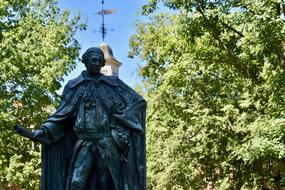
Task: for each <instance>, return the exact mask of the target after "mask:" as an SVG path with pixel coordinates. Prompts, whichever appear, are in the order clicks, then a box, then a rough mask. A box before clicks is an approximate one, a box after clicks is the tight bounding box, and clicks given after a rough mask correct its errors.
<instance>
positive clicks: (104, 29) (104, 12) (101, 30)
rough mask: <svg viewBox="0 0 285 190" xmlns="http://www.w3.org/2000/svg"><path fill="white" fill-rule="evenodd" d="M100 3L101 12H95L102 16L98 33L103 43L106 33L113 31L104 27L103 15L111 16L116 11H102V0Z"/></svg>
mask: <svg viewBox="0 0 285 190" xmlns="http://www.w3.org/2000/svg"><path fill="white" fill-rule="evenodd" d="M101 3H102V10H101V11H99V12H97V14H98V15H101V16H102V24H101V27H100V32H101V35H102V39H103V42H104V40H105V37H106V35H107V32H108V31H110V30H111V31H113V29H108V28H106V25H105V15H110V14H113V13H115V12H116V11H117V10H116V9H104V3H105V2H104V0H102V1H101Z"/></svg>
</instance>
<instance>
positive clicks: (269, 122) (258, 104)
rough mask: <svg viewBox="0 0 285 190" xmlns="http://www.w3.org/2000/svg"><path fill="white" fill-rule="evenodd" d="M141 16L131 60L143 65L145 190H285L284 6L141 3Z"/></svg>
mask: <svg viewBox="0 0 285 190" xmlns="http://www.w3.org/2000/svg"><path fill="white" fill-rule="evenodd" d="M161 5H164V6H166V7H168V8H169V9H171V10H172V11H169V13H165V12H161V11H157V9H158V7H160V6H161ZM143 13H144V14H145V15H146V16H148V20H147V21H144V22H142V21H141V22H138V23H137V26H136V34H135V35H133V36H132V37H131V39H130V46H131V51H130V56H131V57H134V56H138V57H140V58H141V60H142V61H143V62H144V63H145V64H144V66H142V68H141V75H142V77H143V78H144V84H145V88H146V97H147V100H148V112H147V113H148V117H147V132H148V134H147V159H148V161H147V166H148V188H149V189H184V190H188V189H206V188H208V189H282V188H285V181H284V179H285V162H284V160H285V141H284V140H285V136H284V134H285V123H284V122H285V115H284V114H285V101H284V100H285V86H284V85H285V83H284V81H285V72H284V67H285V54H284V53H285V20H284V16H285V15H284V14H285V4H284V2H282V1H275V0H266V1H264V0H256V1H246V0H227V1H224V0H213V1H212V0H211V1H208V0H187V1H178V0H160V1H159V0H149V4H148V5H146V6H144V7H143Z"/></svg>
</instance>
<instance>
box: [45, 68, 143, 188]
mask: <svg viewBox="0 0 285 190" xmlns="http://www.w3.org/2000/svg"><path fill="white" fill-rule="evenodd" d="M86 80H89V79H87V78H85V77H84V75H83V73H82V74H81V75H80V76H79V77H77V78H75V79H73V80H71V81H69V82H68V83H67V85H66V86H65V88H64V91H63V94H62V99H61V101H60V104H59V107H58V109H57V111H56V112H55V113H54V114H53V115H51V116H50V117H49V118H48V119H47V121H46V122H45V123H44V127H46V128H47V129H48V130H49V132H50V133H52V135H51V137H52V142H53V143H52V144H51V145H48V146H47V145H43V147H42V178H41V190H68V186H67V184H68V183H69V179H68V178H69V176H70V172H71V169H70V168H71V167H72V164H71V161H72V155H73V151H74V149H75V143H76V141H77V139H76V135H75V134H74V132H73V125H74V116H75V115H74V114H75V110H76V109H77V108H78V106H79V104H80V102H81V98H82V96H83V93H84V92H85V91H86V90H87V89H86V86H85V85H84V81H86ZM100 83H101V84H102V85H105V86H107V88H108V89H111V91H112V92H111V93H110V94H116V96H119V97H120V98H121V99H122V102H123V104H124V105H122V109H121V110H120V111H119V112H117V113H114V114H113V115H112V117H113V118H115V119H116V121H117V125H119V126H120V127H124V128H127V129H128V131H129V132H130V142H131V143H130V145H131V146H130V149H129V153H128V156H127V162H124V163H122V164H121V167H120V171H119V172H120V175H121V177H120V178H121V179H120V184H116V190H123V189H124V190H125V189H126V190H146V152H145V110H146V102H145V100H144V99H143V98H142V97H141V96H140V95H138V94H137V93H136V92H135V91H134V90H132V89H131V88H130V87H128V86H127V85H126V84H125V83H124V82H122V81H121V80H120V79H119V78H117V77H109V76H108V77H107V76H105V75H101V77H100ZM108 98H111V97H104V98H103V101H106V102H108V101H110V100H108ZM95 179H96V174H92V175H91V176H90V179H89V180H88V185H87V187H86V190H95V185H94V184H92V182H94V180H95Z"/></svg>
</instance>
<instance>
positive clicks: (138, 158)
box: [31, 47, 146, 190]
mask: <svg viewBox="0 0 285 190" xmlns="http://www.w3.org/2000/svg"><path fill="white" fill-rule="evenodd" d="M82 62H83V63H84V64H85V66H86V71H83V72H82V73H81V75H80V76H78V77H77V78H75V79H73V80H70V81H69V82H68V83H67V85H66V86H65V88H64V90H63V94H62V99H61V101H60V104H59V107H58V109H57V111H56V112H55V113H54V114H52V115H51V116H50V117H49V118H48V119H47V120H46V121H45V122H44V124H43V126H42V128H41V129H38V130H34V131H33V132H32V137H31V139H35V140H38V141H40V142H41V143H42V144H43V146H42V178H41V189H42V190H145V189H146V166H145V159H146V158H145V109H146V102H145V100H144V99H143V98H142V97H141V96H140V95H138V94H137V93H136V92H135V91H134V90H132V89H131V88H130V87H128V86H127V85H126V84H125V83H123V82H122V81H121V80H120V79H119V78H118V77H112V76H105V75H103V74H101V73H100V69H101V67H103V66H104V64H105V59H104V55H103V52H102V51H101V49H100V48H97V47H93V48H89V49H88V50H87V51H86V52H85V53H84V55H83V56H82ZM42 139H44V141H43V140H42ZM47 139H48V140H47Z"/></svg>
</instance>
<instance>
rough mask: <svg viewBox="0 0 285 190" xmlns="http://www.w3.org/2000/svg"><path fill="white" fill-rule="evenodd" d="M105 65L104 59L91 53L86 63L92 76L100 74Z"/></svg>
mask: <svg viewBox="0 0 285 190" xmlns="http://www.w3.org/2000/svg"><path fill="white" fill-rule="evenodd" d="M103 65H104V59H103V58H102V57H101V56H100V55H98V54H96V53H91V54H90V56H89V58H88V60H87V62H86V63H85V66H86V69H87V71H88V72H89V73H90V74H92V75H96V74H99V73H100V70H101V68H102V67H103Z"/></svg>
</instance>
